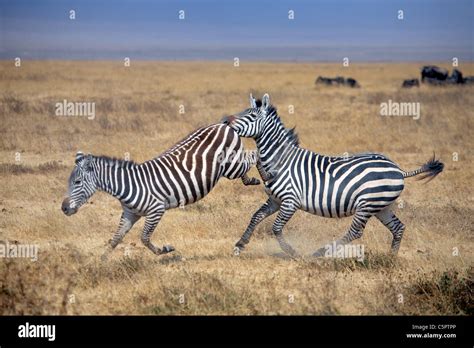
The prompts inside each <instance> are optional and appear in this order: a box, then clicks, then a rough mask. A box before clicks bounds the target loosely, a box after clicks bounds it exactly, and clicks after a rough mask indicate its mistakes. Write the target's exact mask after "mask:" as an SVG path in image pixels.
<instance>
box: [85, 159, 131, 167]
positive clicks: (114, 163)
mask: <svg viewBox="0 0 474 348" xmlns="http://www.w3.org/2000/svg"><path fill="white" fill-rule="evenodd" d="M93 157H94V158H95V159H96V160H98V161H101V162H103V163H105V164H107V165H108V166H110V167H112V168H131V167H134V166H136V165H137V163H136V162H134V161H127V160H124V159H121V158H116V157H109V156H93Z"/></svg>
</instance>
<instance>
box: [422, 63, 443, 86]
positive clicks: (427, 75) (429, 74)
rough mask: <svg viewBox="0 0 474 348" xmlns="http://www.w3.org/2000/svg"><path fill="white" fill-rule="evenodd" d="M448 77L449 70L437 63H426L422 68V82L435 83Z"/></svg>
mask: <svg viewBox="0 0 474 348" xmlns="http://www.w3.org/2000/svg"><path fill="white" fill-rule="evenodd" d="M447 78H448V70H446V69H443V68H440V67H437V66H435V65H426V66H424V67H423V68H422V69H421V82H425V79H428V80H427V81H426V82H428V83H434V82H435V81H444V80H446V79H447Z"/></svg>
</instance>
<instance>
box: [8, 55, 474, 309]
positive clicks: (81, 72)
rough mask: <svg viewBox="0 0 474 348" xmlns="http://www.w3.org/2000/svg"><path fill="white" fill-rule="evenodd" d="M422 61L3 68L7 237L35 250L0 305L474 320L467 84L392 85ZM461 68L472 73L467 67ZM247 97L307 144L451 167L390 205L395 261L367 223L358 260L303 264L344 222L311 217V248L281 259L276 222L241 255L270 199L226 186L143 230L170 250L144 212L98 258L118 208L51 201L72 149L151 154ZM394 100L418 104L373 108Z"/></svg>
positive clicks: (410, 185) (378, 228) (304, 234)
mask: <svg viewBox="0 0 474 348" xmlns="http://www.w3.org/2000/svg"><path fill="white" fill-rule="evenodd" d="M421 65H422V64H421V63H420V64H415V63H410V64H395V63H392V64H375V63H374V64H351V66H350V67H348V68H343V67H342V66H341V65H339V64H322V63H317V64H316V63H314V64H309V63H308V64H306V63H305V64H303V63H298V64H297V63H245V62H242V64H241V66H240V67H238V68H235V67H233V65H232V64H231V63H226V62H133V63H132V66H131V67H129V68H126V67H124V66H123V65H122V64H121V63H120V62H98V61H70V62H66V61H43V62H30V61H24V62H23V63H22V66H21V68H15V67H14V66H13V64H12V63H11V62H6V61H4V62H1V63H0V67H1V70H0V71H1V92H0V93H1V95H0V110H1V116H0V117H1V118H0V134H1V137H0V179H1V185H0V190H1V191H0V240H1V241H8V242H9V243H15V242H17V243H22V244H24V243H30V244H38V245H39V255H38V261H36V262H33V261H30V260H25V259H7V258H5V259H2V260H1V261H0V262H1V263H0V265H1V266H0V285H1V286H0V313H1V314H59V313H60V314H415V315H419V314H461V315H463V314H472V313H473V294H472V288H473V287H472V277H473V271H472V267H473V254H472V250H473V247H474V241H473V230H474V219H473V216H474V211H473V203H474V196H473V185H472V184H473V175H474V174H473V173H474V161H473V159H474V158H473V145H474V137H473V125H474V119H473V117H474V115H473V111H472V110H473V109H474V103H473V98H474V97H473V95H474V93H473V92H474V89H473V87H471V86H447V87H435V86H425V85H423V86H421V87H420V88H413V89H407V90H403V89H401V88H400V86H401V82H402V80H403V79H405V78H411V77H418V76H419V68H420V66H421ZM440 65H441V66H443V64H440ZM444 67H446V68H449V69H450V70H451V67H450V66H444ZM460 69H461V70H462V71H463V73H464V74H465V75H474V64H472V63H470V64H463V65H462V66H461V67H460ZM318 75H324V76H336V75H344V76H346V77H347V76H351V77H353V78H355V79H357V80H358V81H359V83H360V84H361V85H362V87H361V88H360V89H350V88H344V87H317V86H315V85H314V80H315V78H316V77H317V76H318ZM249 92H253V93H254V95H257V96H261V95H262V93H264V92H269V93H270V94H271V98H272V102H273V103H274V104H275V105H276V106H277V107H278V109H279V112H280V115H281V117H282V119H283V121H284V122H285V124H286V126H287V127H293V126H296V130H297V132H298V133H299V136H300V140H301V144H302V146H304V147H306V148H309V149H312V150H313V151H316V152H319V153H324V154H333V155H342V154H343V153H345V152H349V153H357V152H363V151H373V152H380V153H384V154H386V155H387V156H389V157H390V158H391V159H393V160H394V161H395V162H397V163H398V164H399V165H400V166H401V167H402V168H404V169H406V170H409V169H410V170H411V169H415V168H417V167H418V166H419V165H420V164H421V163H423V162H425V161H426V160H428V159H429V158H430V157H431V156H432V154H433V151H436V155H437V156H438V157H440V158H441V159H442V161H443V162H444V163H445V171H444V172H443V173H442V174H441V175H439V176H438V177H437V178H436V179H435V180H433V181H431V182H430V183H429V184H426V185H424V184H422V183H421V182H417V181H416V180H414V179H410V180H407V184H406V187H405V191H404V192H403V194H402V196H401V199H402V203H403V204H397V205H396V207H395V208H396V212H397V215H398V216H399V217H400V219H401V220H402V221H403V222H404V223H405V224H406V226H407V228H406V231H405V236H404V239H403V241H402V245H401V249H400V253H399V255H398V257H397V258H392V257H390V256H389V254H388V250H389V248H390V241H391V235H390V233H389V232H388V230H386V229H385V227H383V226H382V225H381V224H380V223H379V222H378V221H377V220H376V219H371V220H370V221H369V223H368V225H367V228H366V230H365V233H364V236H363V237H362V239H361V240H360V241H358V242H357V243H362V244H363V245H364V247H365V253H366V255H365V256H366V257H365V259H364V261H363V262H358V261H355V260H349V259H345V260H334V259H318V260H315V259H311V258H309V257H308V256H309V255H310V254H311V252H313V251H315V250H316V249H317V248H319V247H320V246H321V245H323V244H325V243H327V242H330V241H332V240H333V239H335V238H338V237H340V236H341V235H342V234H343V233H345V231H346V230H347V228H348V227H349V225H350V218H345V219H340V220H338V219H324V218H321V217H317V216H313V215H309V214H307V213H304V212H298V213H297V214H296V215H295V217H294V218H293V219H292V220H291V221H290V222H289V224H288V225H287V226H286V228H285V230H284V234H285V236H286V237H287V239H288V240H289V241H290V242H291V243H292V244H293V245H294V246H295V248H296V249H297V250H298V251H299V252H300V253H301V254H303V255H305V256H306V257H303V258H300V259H298V260H290V259H288V258H285V257H283V256H282V254H281V252H280V249H279V247H278V244H277V242H276V240H275V239H274V238H273V237H272V235H271V232H270V231H271V224H272V222H273V219H274V218H273V217H272V218H269V219H268V220H267V221H265V222H263V223H262V224H261V225H260V227H259V228H258V229H257V231H256V232H255V234H254V237H253V239H252V240H251V242H250V244H249V245H248V247H247V249H246V250H245V251H244V252H243V253H242V255H241V256H239V257H235V256H233V255H232V249H233V245H234V243H235V242H236V241H237V240H238V238H239V237H240V235H241V234H242V233H243V231H244V229H245V227H246V226H247V224H248V221H249V219H250V217H251V215H252V214H253V212H254V211H255V210H256V209H257V208H258V207H259V206H260V205H261V204H262V203H263V202H264V201H265V200H266V194H265V193H264V191H263V187H262V186H258V187H255V186H250V187H245V186H243V185H242V183H241V182H240V180H236V181H229V180H227V179H222V180H221V181H220V183H219V184H218V186H217V187H216V188H215V189H214V190H213V191H212V192H211V193H210V194H209V195H208V196H207V197H206V198H205V199H203V200H202V201H200V202H198V203H196V204H194V205H190V206H187V207H185V208H184V209H175V210H171V211H168V212H167V213H166V214H165V216H164V218H163V220H162V221H161V223H160V224H159V226H158V228H157V230H156V231H155V233H154V235H153V241H154V243H156V244H157V245H163V244H168V243H169V244H172V245H174V246H175V247H176V252H174V253H172V254H169V255H165V256H155V255H153V254H152V253H151V252H150V251H148V250H147V249H145V247H143V246H142V245H141V242H140V239H139V235H140V230H141V227H142V226H143V221H140V222H139V223H137V225H136V226H135V227H134V228H133V230H132V231H131V232H130V233H129V234H128V235H127V236H126V237H125V240H124V242H123V243H122V244H121V245H119V246H118V247H117V249H116V250H115V251H114V253H113V254H112V255H111V256H110V257H109V259H108V260H107V261H105V262H103V261H101V259H100V255H101V254H102V253H103V252H104V250H105V247H106V245H107V242H108V240H109V239H110V238H111V236H112V234H113V233H114V232H115V230H116V227H117V224H118V221H119V217H120V212H121V208H120V204H119V202H118V201H116V200H115V199H113V198H112V197H109V196H107V195H106V194H103V193H98V194H96V195H95V196H93V198H92V199H91V200H90V202H89V203H88V204H86V205H85V206H84V207H82V208H81V209H80V211H79V212H78V213H77V214H76V215H74V216H71V217H66V216H65V215H64V214H63V213H62V212H61V210H60V204H61V201H62V199H63V197H64V195H65V193H66V183H67V178H68V175H69V173H70V171H71V170H72V168H73V164H74V155H75V153H76V151H78V150H82V151H84V152H90V153H93V154H105V155H109V156H116V157H124V156H125V155H126V153H129V154H130V156H131V158H132V159H133V160H135V161H138V162H141V161H144V160H147V159H150V158H153V157H154V156H157V155H158V154H160V153H161V152H162V151H164V150H166V149H167V148H168V147H170V146H171V145H173V144H174V143H175V142H177V141H178V140H180V139H181V138H182V137H184V136H185V135H187V134H188V133H190V132H191V131H193V130H194V129H196V128H197V127H200V126H203V125H207V124H210V123H215V122H218V121H219V120H220V119H221V117H222V116H223V115H225V114H229V113H232V112H237V111H241V110H242V109H244V108H246V107H248V93H249ZM64 99H66V100H68V101H73V102H75V101H81V102H95V103H96V117H95V119H93V120H88V119H87V118H86V117H62V116H56V115H55V103H57V102H62V101H63V100H64ZM389 99H391V100H392V101H394V102H419V103H421V118H420V119H419V120H413V119H412V118H409V117H381V116H380V114H379V109H380V103H382V102H388V100H389ZM180 105H184V108H185V109H184V110H185V113H184V114H180V113H179V108H180ZM289 105H293V106H294V110H295V112H294V114H290V113H289ZM245 144H246V147H247V148H255V145H254V143H253V141H251V140H245ZM18 153H19V154H20V156H19V157H18ZM456 159H457V161H456ZM17 160H19V161H17ZM252 174H253V175H257V173H256V171H255V169H253V170H252ZM127 252H128V254H127ZM180 300H181V301H180ZM183 300H184V301H183Z"/></svg>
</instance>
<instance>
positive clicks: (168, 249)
mask: <svg viewBox="0 0 474 348" xmlns="http://www.w3.org/2000/svg"><path fill="white" fill-rule="evenodd" d="M172 251H175V248H174V247H173V246H172V245H163V249H162V250H161V253H162V254H167V253H170V252H172Z"/></svg>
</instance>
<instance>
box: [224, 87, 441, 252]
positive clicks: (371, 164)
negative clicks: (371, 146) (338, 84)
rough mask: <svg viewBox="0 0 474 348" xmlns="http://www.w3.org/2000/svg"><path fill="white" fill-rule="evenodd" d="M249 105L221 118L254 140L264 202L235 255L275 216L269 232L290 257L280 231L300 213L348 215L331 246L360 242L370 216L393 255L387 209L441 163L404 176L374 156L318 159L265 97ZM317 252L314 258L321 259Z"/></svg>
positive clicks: (395, 225)
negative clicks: (386, 232)
mask: <svg viewBox="0 0 474 348" xmlns="http://www.w3.org/2000/svg"><path fill="white" fill-rule="evenodd" d="M250 101H251V108H250V109H247V110H245V111H243V112H241V113H239V114H237V115H233V116H228V117H226V118H225V119H224V123H226V124H228V125H230V126H231V127H232V128H233V129H234V130H235V131H236V132H237V133H238V134H239V135H241V136H244V137H252V138H254V139H255V141H256V144H257V149H258V151H259V157H260V160H261V166H262V167H263V172H265V176H266V178H265V179H266V180H267V181H266V183H265V188H266V192H267V193H268V195H269V196H270V197H269V199H268V200H267V202H266V203H265V204H264V205H263V206H262V207H261V208H260V209H259V210H258V211H257V212H256V213H255V214H254V215H253V217H252V219H251V221H250V224H249V226H248V228H247V229H246V231H245V233H244V234H243V236H242V238H241V239H240V240H239V242H238V243H237V244H236V248H237V251H238V250H242V249H243V248H244V246H245V244H247V243H248V241H249V238H250V236H251V235H252V233H253V231H254V229H255V227H256V225H257V224H258V223H260V222H261V221H262V220H263V219H265V218H266V217H268V216H270V215H272V214H273V213H275V212H277V211H278V216H277V218H276V220H275V223H274V225H273V232H274V234H275V235H276V237H277V239H278V241H279V242H280V245H281V247H282V249H283V250H284V251H286V252H287V253H289V254H290V255H296V252H295V251H294V250H293V248H292V247H291V246H290V245H289V244H288V243H287V242H286V241H285V240H284V238H283V236H282V233H281V232H282V229H283V226H284V225H285V224H286V223H287V222H288V220H289V219H290V218H291V217H292V216H293V214H294V213H295V212H296V211H297V210H298V209H301V210H304V211H307V212H309V213H312V214H316V215H320V216H324V217H331V218H336V217H344V216H351V215H354V217H353V221H352V225H351V227H350V229H349V231H348V232H347V234H346V235H344V237H342V238H341V239H339V240H338V241H337V242H336V245H341V244H346V243H349V242H351V241H352V240H354V239H356V238H360V237H361V236H362V232H363V229H364V227H365V225H366V223H367V221H368V219H369V218H370V217H371V216H373V215H375V216H376V217H377V218H378V219H379V220H380V221H381V222H382V223H383V224H384V225H385V226H387V227H388V228H389V229H390V231H391V232H392V234H393V241H392V251H393V252H394V253H396V252H398V249H399V246H400V241H401V238H402V235H403V231H404V225H403V224H402V223H401V222H400V220H399V219H398V218H397V217H396V216H395V215H394V214H393V212H392V211H391V209H390V205H391V204H392V203H393V202H394V201H395V200H396V199H397V198H398V197H399V196H400V194H401V192H402V191H403V188H404V179H405V178H407V177H411V176H414V175H418V174H421V173H425V176H424V177H428V176H429V177H431V178H433V177H434V176H436V175H437V174H439V173H440V172H441V171H442V169H443V164H442V163H441V162H439V161H437V160H435V159H434V158H433V159H432V160H430V161H429V162H428V163H426V164H425V165H423V166H422V167H421V168H420V169H418V170H416V171H413V172H405V171H404V170H402V169H400V167H399V166H398V165H397V164H396V163H394V162H392V161H391V160H390V159H388V158H387V157H385V156H383V155H380V154H375V153H366V154H359V155H354V156H350V157H331V156H324V155H320V154H317V153H315V152H312V151H310V150H306V149H303V148H301V147H300V146H299V144H298V138H297V137H296V135H295V133H294V131H293V130H288V129H286V128H285V127H284V125H283V123H282V121H281V119H280V117H279V116H278V114H277V110H276V109H275V108H274V107H273V106H272V105H271V104H270V100H269V96H268V95H267V94H266V95H265V96H264V97H263V100H262V102H260V101H259V102H257V101H256V100H255V99H253V98H252V96H251V99H250ZM323 250H324V248H322V249H320V250H318V251H317V252H316V253H315V255H316V256H321V255H322V253H323Z"/></svg>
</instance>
